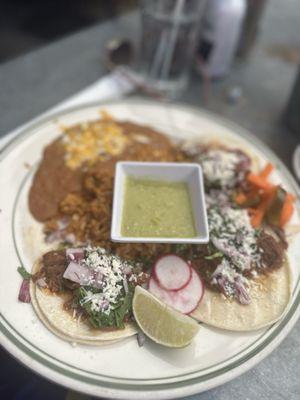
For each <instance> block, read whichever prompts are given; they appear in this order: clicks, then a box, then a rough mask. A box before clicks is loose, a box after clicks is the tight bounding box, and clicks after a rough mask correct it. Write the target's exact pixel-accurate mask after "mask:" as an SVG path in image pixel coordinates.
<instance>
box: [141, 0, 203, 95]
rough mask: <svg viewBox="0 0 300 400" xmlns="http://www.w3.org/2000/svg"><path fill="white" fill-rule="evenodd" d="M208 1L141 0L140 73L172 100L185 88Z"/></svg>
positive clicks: (148, 82) (149, 83)
mask: <svg viewBox="0 0 300 400" xmlns="http://www.w3.org/2000/svg"><path fill="white" fill-rule="evenodd" d="M205 3H206V0H142V1H141V20H142V35H141V42H140V51H139V67H140V72H141V73H142V75H143V76H144V78H145V80H146V81H147V84H148V85H150V86H152V87H153V89H155V90H158V91H160V92H166V94H168V95H169V96H170V97H173V96H175V97H176V95H178V94H179V93H181V92H182V90H183V89H185V88H186V86H187V83H188V77H189V72H190V67H191V61H192V58H193V54H194V50H195V46H196V40H197V33H198V30H199V27H200V23H201V16H202V12H203V9H204V6H205Z"/></svg>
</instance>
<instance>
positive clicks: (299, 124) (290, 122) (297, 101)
mask: <svg viewBox="0 0 300 400" xmlns="http://www.w3.org/2000/svg"><path fill="white" fill-rule="evenodd" d="M284 121H285V124H286V125H287V127H288V128H289V129H290V130H291V131H293V132H294V133H297V134H299V135H300V67H299V68H298V74H297V77H296V80H295V84H294V86H293V89H292V93H291V96H290V99H289V101H288V105H287V108H286V110H285V114H284ZM299 139H300V136H299Z"/></svg>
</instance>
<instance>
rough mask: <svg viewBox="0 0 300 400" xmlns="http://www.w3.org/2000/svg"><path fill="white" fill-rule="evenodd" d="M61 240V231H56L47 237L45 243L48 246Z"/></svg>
mask: <svg viewBox="0 0 300 400" xmlns="http://www.w3.org/2000/svg"><path fill="white" fill-rule="evenodd" d="M60 239H61V232H60V231H54V232H52V233H50V234H48V235H46V238H45V242H46V243H48V244H51V243H53V242H57V241H59V240H60Z"/></svg>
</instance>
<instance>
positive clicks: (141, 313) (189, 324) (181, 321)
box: [132, 286, 199, 347]
mask: <svg viewBox="0 0 300 400" xmlns="http://www.w3.org/2000/svg"><path fill="white" fill-rule="evenodd" d="M132 308H133V314H134V318H135V320H136V322H137V324H138V325H139V327H140V328H141V330H142V331H143V332H144V334H145V335H147V336H148V337H149V338H150V339H152V340H153V341H154V342H156V343H159V344H162V345H164V346H168V347H184V346H187V345H188V344H189V343H190V342H191V341H192V339H193V338H194V337H195V335H196V334H197V332H198V330H199V325H198V324H197V322H196V321H194V320H193V319H192V318H190V317H188V316H187V315H184V314H181V313H180V312H178V311H176V310H173V308H170V307H169V306H167V305H166V304H164V303H163V302H161V301H160V300H159V299H157V298H156V297H154V296H153V295H152V294H151V293H150V292H148V291H147V290H145V289H143V288H142V287H141V286H137V287H136V288H135V292H134V297H133V303H132Z"/></svg>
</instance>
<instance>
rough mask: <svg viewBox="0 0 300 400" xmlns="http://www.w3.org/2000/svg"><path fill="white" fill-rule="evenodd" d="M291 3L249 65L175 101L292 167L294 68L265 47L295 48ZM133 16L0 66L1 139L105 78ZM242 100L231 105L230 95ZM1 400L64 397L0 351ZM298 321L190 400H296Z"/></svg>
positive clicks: (276, 1) (270, 10) (268, 20)
mask: <svg viewBox="0 0 300 400" xmlns="http://www.w3.org/2000/svg"><path fill="white" fill-rule="evenodd" d="M298 6H299V5H298V4H297V2H296V1H293V0H286V1H285V2H282V1H281V0H273V1H271V2H270V3H269V6H268V7H267V10H266V15H265V18H264V20H263V24H262V29H261V33H260V36H259V40H258V42H257V44H256V47H255V49H254V51H253V52H252V54H251V56H250V57H249V59H248V60H247V62H237V63H236V64H235V65H234V67H233V69H232V72H231V74H230V75H229V76H228V77H226V78H225V79H224V80H222V81H219V82H214V83H212V84H211V87H210V90H209V93H208V95H207V96H203V86H202V84H201V80H200V78H199V76H197V75H196V74H195V73H194V74H193V75H192V84H191V85H190V87H189V88H188V90H187V91H186V92H185V93H184V94H183V95H182V96H181V98H180V99H179V101H180V102H184V103H186V104H191V105H193V106H197V107H202V108H205V109H208V110H210V111H213V112H215V113H217V114H218V115H221V116H224V117H227V118H228V119H230V120H232V121H234V122H235V123H238V124H240V125H241V126H243V127H245V128H247V129H248V130H250V131H251V132H252V133H254V134H255V135H257V136H258V137H260V138H261V139H262V140H263V141H264V142H265V143H266V144H268V145H269V146H270V147H271V148H272V149H273V150H274V151H275V153H277V155H278V156H279V157H280V158H281V159H282V160H283V161H284V162H285V163H286V164H287V166H288V167H291V157H292V153H293V150H294V149H295V147H296V145H297V144H298V143H299V137H297V135H296V134H295V133H291V132H289V131H288V130H287V128H285V126H284V124H283V123H282V114H283V111H284V109H285V106H286V102H287V100H288V96H289V93H290V90H291V87H292V84H293V81H294V78H295V75H296V70H297V66H296V65H295V64H292V63H288V62H287V61H285V60H283V59H282V58H276V57H275V56H271V55H270V52H269V49H270V47H271V46H273V45H276V44H280V45H287V46H296V45H298V44H299V29H297V28H298V27H299V23H300V7H298ZM138 29H139V21H138V16H137V14H128V15H125V16H123V17H120V18H119V19H115V20H111V21H108V22H106V23H102V24H100V25H98V26H95V27H92V28H89V29H85V30H83V31H81V32H79V33H76V34H73V35H71V36H70V37H67V38H65V39H63V40H60V41H58V42H56V43H54V44H51V45H49V46H47V47H43V48H41V49H39V50H36V51H34V52H32V53H29V54H27V55H25V56H22V57H19V58H17V59H15V60H13V61H10V62H7V63H5V64H2V65H1V66H0V88H1V90H0V110H1V111H0V113H1V114H0V115H1V118H0V136H4V135H5V134H7V133H8V132H9V131H10V130H12V129H14V128H16V127H17V126H19V125H20V124H22V123H25V122H27V121H28V120H30V119H32V118H33V117H35V116H37V115H39V114H40V113H42V112H44V111H45V110H47V109H48V108H50V107H52V106H54V105H55V104H57V103H58V102H61V101H62V100H64V99H65V98H67V97H69V96H71V95H73V94H75V93H76V92H77V91H79V90H81V89H83V88H84V87H86V86H87V85H89V84H91V83H93V82H94V81H96V80H97V79H99V77H100V76H102V75H103V74H105V72H106V71H105V69H104V67H103V63H102V62H103V58H102V57H103V56H102V55H103V49H104V46H105V43H106V42H107V40H109V39H110V38H112V37H120V36H121V37H123V36H126V37H129V38H131V39H132V40H135V38H136V37H137V36H138V35H137V32H138ZM236 86H237V87H239V88H240V89H241V91H242V96H241V97H240V98H239V100H238V101H237V102H236V103H235V104H232V103H231V102H229V101H228V98H227V97H228V96H227V94H228V91H230V90H231V89H232V88H233V87H236ZM0 365H1V374H0V398H1V399H2V398H3V399H10V398H11V399H42V398H43V399H48V398H49V399H62V398H64V397H65V396H66V392H65V390H63V389H62V388H60V387H58V386H56V385H54V384H50V383H48V382H46V381H45V380H44V379H42V378H39V377H37V376H36V375H35V374H33V373H32V372H30V371H28V370H27V369H26V368H24V367H22V366H20V365H19V364H18V363H17V362H16V361H14V360H13V359H12V358H11V357H10V356H9V355H8V354H6V352H5V351H4V350H0ZM299 377H300V322H298V323H297V324H296V326H295V327H294V329H293V330H292V332H291V333H290V334H289V336H288V337H287V338H286V339H285V340H284V341H283V342H282V343H281V345H280V346H279V347H278V348H277V349H276V350H275V351H274V352H273V353H272V354H271V355H270V356H269V357H268V358H267V359H265V360H264V361H262V362H261V363H260V364H259V365H257V366H256V367H255V368H253V369H252V370H251V371H249V372H247V373H245V374H244V375H242V376H241V377H239V378H237V379H235V380H234V381H232V382H229V383H227V384H225V385H223V386H221V387H218V388H216V389H213V390H210V391H208V392H205V393H202V394H198V395H194V396H191V397H190V398H189V399H199V400H200V399H201V400H208V399H220V400H240V399H247V400H257V399H258V398H259V399H272V400H277V399H278V400H282V399H287V400H296V399H300V378H299Z"/></svg>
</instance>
